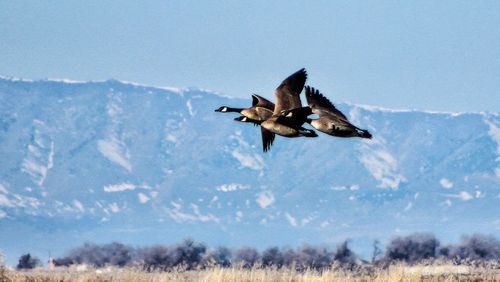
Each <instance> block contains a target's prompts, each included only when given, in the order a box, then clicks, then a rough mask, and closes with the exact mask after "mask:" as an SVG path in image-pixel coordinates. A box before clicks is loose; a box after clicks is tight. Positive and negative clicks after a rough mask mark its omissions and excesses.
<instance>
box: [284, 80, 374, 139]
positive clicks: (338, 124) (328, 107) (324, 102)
mask: <svg viewBox="0 0 500 282" xmlns="http://www.w3.org/2000/svg"><path fill="white" fill-rule="evenodd" d="M306 99H307V103H308V105H309V108H311V111H312V113H314V114H317V115H318V116H319V118H317V119H307V122H308V123H309V124H311V126H312V127H314V128H316V129H317V130H319V131H321V132H324V133H326V134H328V135H332V136H337V137H361V138H369V139H371V138H372V135H371V134H370V132H368V130H365V129H360V128H358V127H356V126H354V125H353V124H351V123H350V122H349V120H348V119H347V117H346V116H345V115H344V114H343V113H342V112H341V111H339V110H338V109H337V108H335V106H334V105H333V104H332V102H330V100H328V99H327V98H326V97H325V96H323V94H321V93H320V92H319V91H318V90H317V89H314V88H313V87H309V86H306ZM304 111H305V112H306V113H307V111H306V110H304ZM304 111H302V112H304ZM297 112H298V114H301V111H297ZM284 114H285V115H290V116H293V115H294V114H296V113H295V112H294V111H291V114H289V113H288V112H285V113H284Z"/></svg>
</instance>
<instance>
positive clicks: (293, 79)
mask: <svg viewBox="0 0 500 282" xmlns="http://www.w3.org/2000/svg"><path fill="white" fill-rule="evenodd" d="M306 79H307V73H306V70H305V69H300V70H298V71H297V72H295V73H293V74H292V75H290V76H289V77H287V78H286V79H285V80H283V82H281V84H280V85H279V86H278V88H276V90H275V91H274V96H275V97H276V105H275V107H274V112H273V115H272V116H271V117H270V118H268V119H266V120H264V121H255V120H249V119H246V121H250V122H255V123H257V124H260V126H261V129H262V144H263V146H264V151H267V150H269V148H270V147H271V145H272V143H273V141H274V134H278V135H281V136H284V137H301V136H304V137H317V136H318V135H317V134H316V132H314V130H311V129H306V128H304V127H302V125H303V124H304V123H305V122H306V118H297V117H287V116H285V115H283V112H284V111H287V110H292V109H296V108H302V103H301V102H300V96H299V95H300V92H302V89H303V88H304V84H305V83H306ZM266 131H267V132H266ZM266 148H267V149H266Z"/></svg>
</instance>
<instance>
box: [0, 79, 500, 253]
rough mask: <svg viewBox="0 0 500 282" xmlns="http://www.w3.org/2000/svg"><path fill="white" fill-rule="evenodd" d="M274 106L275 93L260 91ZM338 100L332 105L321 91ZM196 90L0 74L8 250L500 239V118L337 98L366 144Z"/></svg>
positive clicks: (363, 247)
mask: <svg viewBox="0 0 500 282" xmlns="http://www.w3.org/2000/svg"><path fill="white" fill-rule="evenodd" d="M261 94H263V95H264V96H266V97H270V98H272V93H271V92H270V93H261ZM325 94H326V95H327V96H329V97H330V98H331V99H332V100H333V101H335V99H334V97H332V96H331V95H329V93H325ZM249 104H250V99H248V100H245V99H233V98H229V97H225V96H222V95H219V94H217V93H213V92H210V91H205V90H201V89H177V88H156V87H148V86H141V85H136V84H133V83H127V82H120V81H117V80H108V81H104V82H71V81H51V80H44V81H27V80H19V79H9V78H0V249H1V250H3V251H4V252H5V253H6V255H7V256H8V259H9V261H10V262H13V261H14V260H15V259H16V258H17V257H18V256H19V255H20V254H21V253H22V252H28V251H30V252H32V253H35V254H37V255H38V256H40V257H41V258H44V257H46V254H47V252H48V251H52V255H56V256H57V255H60V254H62V252H63V251H64V250H67V249H68V248H69V247H71V246H76V245H79V244H80V243H82V242H83V241H93V242H109V241H112V240H115V241H121V242H124V243H130V244H133V245H151V244H154V243H172V242H178V241H180V240H181V239H183V238H185V237H191V238H194V239H196V240H202V241H205V242H207V243H209V244H210V245H217V244H222V245H226V246H242V245H248V246H256V247H260V248H262V247H265V246H269V245H280V246H281V245H300V244H302V243H310V244H335V243H337V242H339V241H340V240H342V239H345V238H352V239H353V244H354V247H355V250H358V251H359V252H361V253H363V252H366V251H367V250H368V249H369V246H370V244H371V240H373V239H376V238H378V239H382V240H385V239H387V238H389V237H390V236H391V235H394V234H398V233H407V232H413V231H430V232H434V233H435V234H436V235H438V237H439V238H441V239H443V240H445V241H453V240H456V239H457V238H458V237H459V236H460V235H462V234H464V233H473V232H480V233H490V234H496V235H498V234H499V233H500V208H499V202H500V115H499V114H498V113H437V112H423V111H409V110H388V109H380V108H376V107H370V106H360V105H350V104H338V106H339V108H340V109H342V110H343V111H344V112H345V113H346V114H347V115H348V116H349V117H350V119H351V120H352V121H353V123H355V124H357V125H359V126H360V127H362V128H367V129H369V130H370V132H371V133H372V134H373V136H374V138H373V139H372V140H362V139H340V138H333V137H330V136H327V135H323V134H320V136H319V137H318V138H307V139H306V138H295V139H285V138H280V137H277V139H276V141H275V144H274V145H273V147H272V148H271V151H270V152H268V153H266V154H264V153H262V150H261V141H260V131H259V129H258V128H257V127H254V126H252V125H249V124H242V123H237V122H234V121H233V118H234V116H233V115H231V114H222V113H216V112H214V109H216V108H218V107H219V106H222V105H230V106H242V107H244V106H247V105H249Z"/></svg>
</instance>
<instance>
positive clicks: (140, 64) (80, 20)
mask: <svg viewBox="0 0 500 282" xmlns="http://www.w3.org/2000/svg"><path fill="white" fill-rule="evenodd" d="M499 13H500V2H499V1H4V0H0V75H2V76H14V77H22V78H29V79H41V78H68V79H74V80H104V79H108V78H116V79H120V80H129V81H135V82H138V83H143V84H148V85H163V86H181V87H185V86H194V87H202V88H207V89H211V90H215V91H217V92H220V93H224V94H226V95H231V96H237V97H248V95H249V94H250V93H259V94H261V95H263V96H266V97H272V92H273V90H274V88H275V87H276V86H277V85H278V84H279V82H280V81H281V80H282V79H283V78H285V77H286V76H287V75H289V74H290V73H292V72H294V71H296V70H297V69H299V68H301V67H306V68H307V69H308V71H309V74H310V79H309V81H308V83H309V84H311V85H313V86H316V87H317V88H319V89H320V90H321V91H322V92H323V93H324V94H325V95H327V96H328V97H330V98H331V100H333V101H334V102H344V101H350V102H353V103H362V104H372V105H378V106H383V107H389V108H415V109H429V110H445V111H498V110H499V109H500V90H499V86H500V17H499V16H498V15H499Z"/></svg>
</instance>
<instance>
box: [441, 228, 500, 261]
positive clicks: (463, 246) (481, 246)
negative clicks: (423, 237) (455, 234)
mask: <svg viewBox="0 0 500 282" xmlns="http://www.w3.org/2000/svg"><path fill="white" fill-rule="evenodd" d="M439 254H440V255H442V256H444V257H446V258H449V259H454V260H479V261H482V260H499V259H500V241H499V240H497V239H496V238H495V237H493V236H486V235H479V234H474V235H472V236H464V237H463V238H462V240H461V242H460V243H459V244H457V245H448V246H445V247H443V248H441V249H440V250H439Z"/></svg>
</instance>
